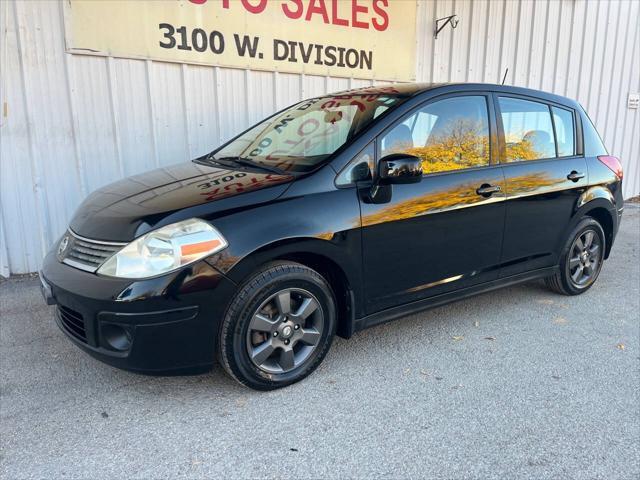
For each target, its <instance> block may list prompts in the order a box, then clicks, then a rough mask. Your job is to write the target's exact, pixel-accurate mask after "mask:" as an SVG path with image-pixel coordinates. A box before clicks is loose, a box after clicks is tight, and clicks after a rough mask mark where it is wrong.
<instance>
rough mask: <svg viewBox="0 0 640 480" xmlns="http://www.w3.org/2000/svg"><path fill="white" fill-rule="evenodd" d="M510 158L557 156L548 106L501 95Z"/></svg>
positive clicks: (520, 159) (522, 159)
mask: <svg viewBox="0 0 640 480" xmlns="http://www.w3.org/2000/svg"><path fill="white" fill-rule="evenodd" d="M499 103H500V114H501V117H502V126H503V128H504V139H505V143H506V149H507V152H506V154H507V155H506V160H507V162H520V161H525V160H539V159H542V158H554V157H555V156H556V145H555V135H554V133H553V123H552V120H551V112H550V111H549V106H548V105H546V104H544V103H538V102H531V101H529V100H521V99H518V98H509V97H499Z"/></svg>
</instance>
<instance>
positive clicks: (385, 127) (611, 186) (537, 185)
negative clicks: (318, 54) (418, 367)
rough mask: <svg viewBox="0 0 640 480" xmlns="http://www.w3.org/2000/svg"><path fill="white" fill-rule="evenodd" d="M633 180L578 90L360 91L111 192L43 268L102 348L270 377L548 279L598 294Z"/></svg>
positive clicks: (299, 110) (110, 359)
mask: <svg viewBox="0 0 640 480" xmlns="http://www.w3.org/2000/svg"><path fill="white" fill-rule="evenodd" d="M621 183H622V169H621V166H620V163H619V161H618V160H617V159H616V158H615V157H612V156H609V155H608V154H607V152H606V150H605V148H604V146H603V144H602V141H601V140H600V137H599V136H598V133H597V132H596V130H595V129H594V127H593V125H592V123H591V121H590V120H589V118H588V117H587V115H586V113H585V111H584V110H583V109H582V107H581V106H580V105H579V104H578V103H576V102H575V101H573V100H569V99H566V98H563V97H559V96H556V95H552V94H548V93H543V92H539V91H534V90H528V89H524V88H515V87H509V86H500V85H485V84H460V85H456V84H443V85H416V84H403V85H393V86H387V87H381V88H374V87H372V88H364V89H358V90H351V91H346V92H341V93H337V94H334V95H327V96H321V97H316V98H312V99H309V100H305V101H303V102H300V103H298V104H296V105H293V106H291V107H289V108H287V109H285V110H282V111H281V112H278V113H276V114H275V115H273V116H271V117H270V118H268V119H266V120H264V121H263V122H261V123H259V124H258V125H256V126H254V127H252V128H250V129H249V130H247V131H245V132H244V133H242V134H240V135H239V136H237V137H236V138H234V139H233V140H231V141H229V142H228V143H226V144H225V145H223V146H222V147H220V148H218V149H217V150H214V151H213V152H211V153H210V154H208V155H205V156H202V157H200V158H197V159H195V160H193V162H188V163H182V164H178V165H175V166H171V167H167V168H161V169H158V170H154V171H151V172H149V173H145V174H142V175H137V176H134V177H130V178H126V179H124V180H121V181H119V182H116V183H113V184H111V185H108V186H106V187H103V188H101V189H99V190H97V191H96V192H94V193H92V194H91V195H90V196H89V197H88V198H87V199H86V200H85V202H84V203H83V204H82V205H81V206H80V208H79V209H78V211H77V213H76V214H75V217H74V218H73V219H72V221H71V224H70V226H69V229H68V231H67V232H66V233H65V234H64V235H63V236H62V238H61V239H60V241H59V242H58V243H57V244H56V245H55V247H54V248H53V250H52V251H51V252H50V253H49V255H48V256H47V257H46V259H45V260H44V266H43V268H42V272H41V275H40V278H41V280H42V287H43V291H44V294H45V298H46V299H47V301H48V303H51V304H56V305H57V307H56V321H57V323H58V325H59V326H60V328H61V329H62V331H63V332H64V333H66V334H67V336H68V337H69V339H70V340H71V341H72V342H73V343H75V344H76V345H78V346H79V347H81V348H82V349H84V350H85V351H87V352H88V353H89V354H91V355H93V356H95V357H97V358H98V359H100V360H103V361H105V362H107V363H109V364H111V365H114V366H116V367H121V368H125V369H128V370H133V371H137V372H144V373H156V374H168V373H193V372H198V371H203V370H206V369H208V368H210V367H211V366H212V364H213V363H214V359H215V357H216V356H217V358H218V359H219V361H220V363H221V364H222V365H223V366H224V368H225V369H226V371H227V372H228V373H229V374H230V375H231V376H232V377H233V378H235V379H236V380H238V381H239V382H241V383H243V384H245V385H248V386H250V387H252V388H256V389H262V390H268V389H274V388H278V387H283V386H285V385H289V384H291V383H293V382H296V381H298V380H300V379H302V378H304V377H305V376H307V375H309V374H310V373H311V372H312V371H313V370H314V369H315V368H316V367H317V366H318V365H319V363H320V362H321V361H322V359H323V357H324V356H325V355H326V353H327V351H328V350H329V347H330V346H331V342H332V340H333V337H334V335H336V334H337V335H340V336H342V337H345V338H348V337H351V336H352V335H353V334H354V333H355V332H357V331H359V330H362V329H364V328H367V327H370V326H373V325H376V324H379V323H382V322H386V321H388V320H392V319H394V318H397V317H400V316H403V315H407V314H409V313H411V312H415V311H417V310H422V309H425V308H427V307H432V306H436V305H441V304H444V303H446V302H450V301H452V300H456V299H460V298H464V297H468V296H469V295H474V294H477V293H481V292H486V291H488V290H492V289H495V288H498V287H502V286H505V285H511V284H514V283H517V282H523V281H527V280H532V279H538V278H544V279H545V280H546V282H547V284H548V285H549V287H551V288H552V289H553V290H555V291H557V292H559V293H563V294H566V295H577V294H580V293H583V292H585V291H586V290H587V289H589V288H590V287H591V286H592V285H593V283H594V282H595V280H596V279H597V277H598V274H599V272H600V269H601V268H602V264H603V261H604V260H605V259H606V258H607V257H608V255H609V253H610V252H611V246H612V244H613V241H614V239H615V236H616V233H617V231H618V226H619V223H620V218H621V215H622V209H623V200H622V189H621ZM408 341H409V340H408Z"/></svg>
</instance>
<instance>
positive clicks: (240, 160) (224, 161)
mask: <svg viewBox="0 0 640 480" xmlns="http://www.w3.org/2000/svg"><path fill="white" fill-rule="evenodd" d="M209 162H211V163H218V164H220V165H223V166H227V167H228V166H233V164H235V165H242V166H244V167H251V168H257V169H259V170H266V171H267V172H271V173H277V174H278V175H285V174H287V172H285V171H284V170H282V169H280V168H278V167H271V166H269V165H265V164H263V163H259V162H254V161H253V160H251V159H249V158H246V157H220V158H216V157H214V156H213V155H208V156H207V157H206V158H205V159H204V160H203V161H202V162H201V163H209Z"/></svg>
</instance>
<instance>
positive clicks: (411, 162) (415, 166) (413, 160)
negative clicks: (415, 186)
mask: <svg viewBox="0 0 640 480" xmlns="http://www.w3.org/2000/svg"><path fill="white" fill-rule="evenodd" d="M378 178H379V179H380V184H382V185H391V184H396V185H398V184H404V183H418V182H420V181H421V180H422V160H421V159H420V157H416V156H415V155H408V154H406V153H392V154H391V155H387V156H386V157H384V158H382V159H381V160H380V163H379V164H378Z"/></svg>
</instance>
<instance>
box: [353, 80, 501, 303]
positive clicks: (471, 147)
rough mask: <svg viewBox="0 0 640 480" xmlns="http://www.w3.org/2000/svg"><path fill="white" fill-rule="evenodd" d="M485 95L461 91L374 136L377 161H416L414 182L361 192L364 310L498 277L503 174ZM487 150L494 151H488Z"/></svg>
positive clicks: (491, 110) (421, 109) (491, 116)
mask: <svg viewBox="0 0 640 480" xmlns="http://www.w3.org/2000/svg"><path fill="white" fill-rule="evenodd" d="M495 131H496V130H495V122H494V120H493V108H492V102H491V97H490V96H489V95H487V94H484V93H471V92H469V93H465V94H464V95H453V96H447V97H438V98H437V99H434V100H432V101H430V102H428V103H427V104H424V105H423V106H420V107H417V108H416V109H415V110H414V111H412V112H411V113H409V114H408V115H407V116H406V117H405V118H403V119H400V120H399V122H396V124H395V125H392V126H391V127H390V128H389V129H388V130H387V131H386V132H385V133H383V134H382V135H380V136H379V138H378V142H377V146H376V149H377V158H378V160H379V159H380V158H384V157H385V156H386V155H389V154H392V153H409V154H412V155H416V156H419V157H421V158H422V166H423V172H424V175H423V178H422V181H421V182H420V183H416V184H408V185H393V186H391V185H389V186H383V187H380V188H379V189H378V191H377V195H374V198H369V194H370V192H371V188H370V187H366V188H365V189H362V190H361V192H360V199H361V211H362V242H363V269H364V276H365V289H366V301H367V313H372V312H375V311H379V310H382V309H385V308H389V307H393V306H396V305H399V304H404V303H408V302H411V301H414V300H419V299H422V298H426V297H431V296H434V295H438V294H441V293H445V292H448V291H451V290H455V289H459V288H463V287H466V286H469V285H474V284H477V283H481V282H485V281H490V280H493V279H495V278H497V276H498V265H499V261H500V248H501V243H502V233H503V223H504V202H503V200H504V194H503V189H504V177H503V174H502V170H501V167H500V166H499V165H497V164H495V162H494V161H493V160H492V158H491V152H494V153H495V150H496V148H497V147H496V145H497V140H496V137H495ZM492 145H493V146H492Z"/></svg>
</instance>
